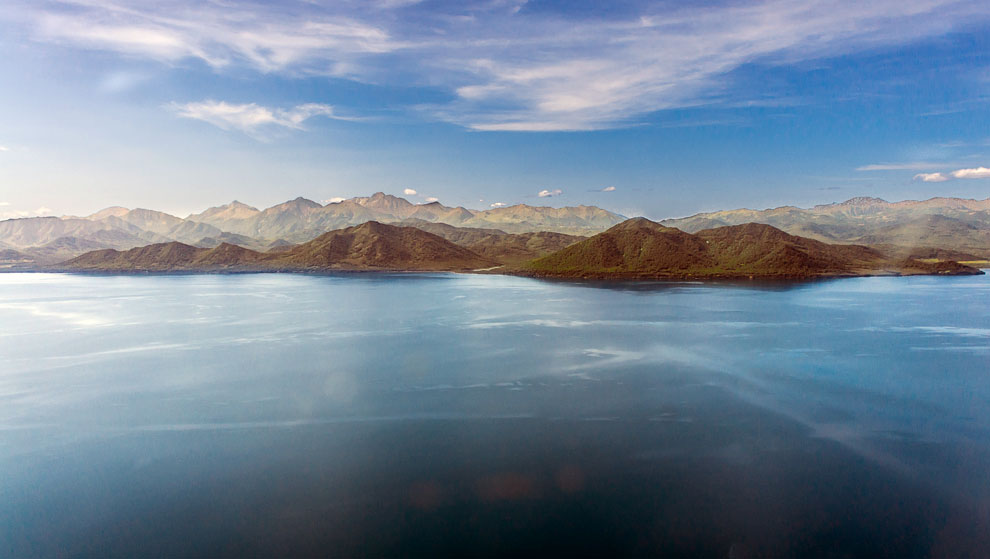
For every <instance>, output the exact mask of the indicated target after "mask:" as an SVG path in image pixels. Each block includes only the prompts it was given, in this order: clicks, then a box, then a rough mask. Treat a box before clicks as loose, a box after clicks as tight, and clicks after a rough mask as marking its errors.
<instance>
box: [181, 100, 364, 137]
mask: <svg viewBox="0 0 990 559" xmlns="http://www.w3.org/2000/svg"><path fill="white" fill-rule="evenodd" d="M169 108H170V109H172V110H173V111H174V112H175V114H176V115H178V116H179V117H182V118H191V119H194V120H202V121H203V122H208V123H210V124H212V125H214V126H216V127H218V128H222V129H224V130H240V131H241V132H244V133H246V134H250V135H257V134H259V133H261V132H262V131H264V130H266V129H269V130H270V129H271V128H272V127H275V128H278V127H282V128H289V129H293V130H303V129H304V127H303V122H305V121H307V120H309V119H310V118H312V117H314V116H324V117H328V118H334V119H342V117H339V116H337V115H335V114H334V111H333V107H331V106H330V105H322V104H319V103H305V104H302V105H296V106H295V107H292V108H291V109H280V108H269V107H265V106H262V105H258V104H257V103H240V104H238V103H227V102H225V101H214V100H212V99H208V100H206V101H200V102H198V103H185V104H179V103H172V104H170V105H169ZM344 120H346V119H344Z"/></svg>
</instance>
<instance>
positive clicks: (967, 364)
mask: <svg viewBox="0 0 990 559" xmlns="http://www.w3.org/2000/svg"><path fill="white" fill-rule="evenodd" d="M988 530H990V278H988V277H987V276H981V277H973V278H864V279H847V280H840V281H831V282H823V283H814V284H803V285H777V286H772V285H770V286H759V285H754V284H741V285H736V286H732V285H720V286H711V285H700V284H626V285H622V286H605V285H594V284H568V283H551V282H541V281H537V280H530V279H521V278H510V277H498V276H460V275H413V276H384V275H358V276H347V277H319V276H302V275H235V276H169V277H89V276H71V275H45V274H0V556H3V557H7V556H10V557H33V556H44V557H54V556H65V557H117V556H119V557H123V556H149V555H159V556H207V557H216V556H231V557H242V556H273V555H275V556H283V555H288V556H311V555H332V556H353V555H386V556H395V555H415V554H454V553H457V554H473V555H494V554H509V553H513V554H519V553H534V554H539V553H565V552H578V553H582V554H590V553H599V554H603V553H609V554H613V555H617V554H627V555H638V556H642V555H664V554H666V555H669V556H703V557H733V558H745V557H781V556H792V557H898V558H902V557H929V556H934V557H965V556H973V557H985V556H986V554H987V553H988V551H987V549H990V548H988V547H987V546H988V545H990V535H988Z"/></svg>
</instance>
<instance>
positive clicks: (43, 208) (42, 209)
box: [34, 206, 52, 215]
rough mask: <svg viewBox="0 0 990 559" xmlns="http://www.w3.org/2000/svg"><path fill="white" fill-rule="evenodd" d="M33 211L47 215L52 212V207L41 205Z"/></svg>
mask: <svg viewBox="0 0 990 559" xmlns="http://www.w3.org/2000/svg"><path fill="white" fill-rule="evenodd" d="M34 213H36V214H37V215H47V214H50V213H52V209H51V208H46V207H44V206H41V207H40V208H38V209H36V210H34Z"/></svg>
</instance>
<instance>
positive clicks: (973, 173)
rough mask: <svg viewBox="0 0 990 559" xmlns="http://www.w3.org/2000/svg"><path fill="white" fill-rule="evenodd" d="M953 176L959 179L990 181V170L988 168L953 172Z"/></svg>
mask: <svg viewBox="0 0 990 559" xmlns="http://www.w3.org/2000/svg"><path fill="white" fill-rule="evenodd" d="M952 176H953V177H955V178H957V179H990V169H987V168H986V167H976V168H975V169H959V170H957V171H952Z"/></svg>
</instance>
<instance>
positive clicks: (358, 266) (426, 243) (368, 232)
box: [268, 221, 495, 271]
mask: <svg viewBox="0 0 990 559" xmlns="http://www.w3.org/2000/svg"><path fill="white" fill-rule="evenodd" d="M268 263H269V264H270V265H272V266H275V267H279V268H303V269H355V270H364V269H374V270H430V271H433V270H471V269H476V268H485V267H490V266H493V265H495V263H494V262H493V261H491V260H489V259H487V258H484V257H482V256H479V255H478V254H476V253H474V252H472V251H470V250H468V249H466V248H463V247H460V246H457V245H455V244H454V243H452V242H450V241H447V240H445V239H443V238H441V237H438V236H437V235H434V234H432V233H427V232H426V231H423V230H420V229H416V228H415V227H395V226H393V225H385V224H383V223H378V222H377V221H369V222H367V223H364V224H361V225H357V226H354V227H348V228H346V229H340V230H338V231H331V232H329V233H324V234H323V235H320V236H319V237H317V238H315V239H313V240H312V241H309V242H307V243H303V244H301V245H298V246H296V247H293V248H291V249H289V250H286V251H284V252H281V253H277V254H276V255H273V256H272V257H271V258H270V259H269V260H268Z"/></svg>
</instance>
